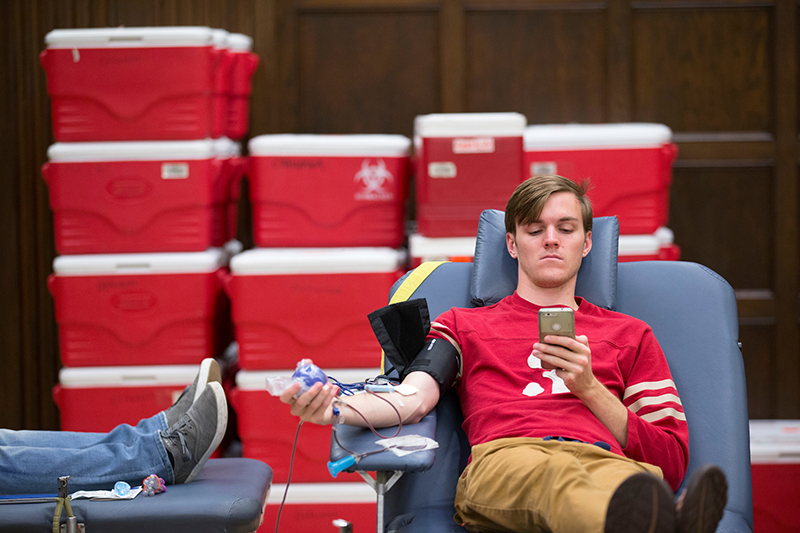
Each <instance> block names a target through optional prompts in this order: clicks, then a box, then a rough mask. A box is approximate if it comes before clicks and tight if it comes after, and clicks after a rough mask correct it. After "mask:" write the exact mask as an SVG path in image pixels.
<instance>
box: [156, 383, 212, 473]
mask: <svg viewBox="0 0 800 533" xmlns="http://www.w3.org/2000/svg"><path fill="white" fill-rule="evenodd" d="M227 425H228V403H227V401H226V400H225V391H224V390H222V385H220V384H219V383H217V382H211V383H209V384H208V385H206V387H205V390H203V393H202V394H201V395H200V397H199V398H198V399H197V401H196V402H194V404H192V406H191V407H190V408H189V410H188V411H186V414H184V415H183V416H182V417H180V419H179V420H178V421H177V422H176V423H175V425H173V426H172V427H170V428H169V429H167V430H163V431H161V432H160V434H161V441H162V442H163V443H164V448H166V450H167V454H168V455H169V457H170V462H171V463H172V470H173V472H174V474H175V483H176V484H177V483H189V482H191V481H193V480H194V478H195V477H197V474H199V473H200V470H202V469H203V466H204V465H205V464H206V461H207V460H208V458H209V456H210V455H211V454H212V453H214V450H216V449H217V446H219V443H220V441H221V440H222V437H223V435H225V429H226V427H227Z"/></svg>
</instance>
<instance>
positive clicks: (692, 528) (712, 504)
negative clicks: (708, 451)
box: [677, 465, 728, 533]
mask: <svg viewBox="0 0 800 533" xmlns="http://www.w3.org/2000/svg"><path fill="white" fill-rule="evenodd" d="M726 503H728V481H727V480H726V479H725V474H723V473H722V470H720V469H719V467H718V466H715V465H703V466H701V467H700V468H698V469H697V470H695V472H694V473H693V474H692V477H690V478H689V485H688V486H687V488H686V490H685V491H684V492H683V494H681V497H680V498H679V499H678V505H677V513H678V527H679V529H678V531H680V532H681V533H713V531H715V530H716V529H717V524H719V521H720V520H721V519H722V513H723V512H724V511H725V504H726Z"/></svg>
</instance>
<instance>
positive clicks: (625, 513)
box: [605, 472, 675, 533]
mask: <svg viewBox="0 0 800 533" xmlns="http://www.w3.org/2000/svg"><path fill="white" fill-rule="evenodd" d="M674 532H675V503H674V500H673V496H672V491H671V490H669V487H668V486H667V484H666V483H664V482H663V481H662V480H660V479H658V478H657V477H656V476H654V475H652V474H647V473H644V472H642V473H640V474H634V475H632V476H631V477H629V478H628V479H626V480H625V481H624V482H623V483H622V485H620V486H619V487H617V490H616V491H614V495H613V496H612V497H611V502H609V504H608V511H606V526H605V533H674Z"/></svg>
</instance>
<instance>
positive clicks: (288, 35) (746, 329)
mask: <svg viewBox="0 0 800 533" xmlns="http://www.w3.org/2000/svg"><path fill="white" fill-rule="evenodd" d="M0 17H2V22H0V24H2V26H1V27H0V29H3V30H5V32H4V35H6V42H7V46H6V47H5V48H4V49H3V51H2V52H0V72H2V73H3V75H4V79H3V80H2V82H0V136H2V137H1V138H0V140H4V141H5V142H4V143H3V146H4V147H7V150H6V152H5V156H4V160H3V163H4V164H3V165H2V167H0V168H2V170H0V172H2V181H0V224H2V227H3V228H4V231H3V232H2V233H0V235H1V236H0V358H2V359H0V362H2V364H3V369H4V372H0V402H2V405H3V407H2V408H0V427H26V428H32V429H35V428H54V427H57V425H58V413H57V410H56V407H55V405H54V404H53V402H52V399H51V397H50V388H51V387H52V385H53V384H54V383H55V381H56V379H57V371H58V368H59V361H58V342H57V330H56V327H55V322H54V318H53V308H52V298H51V297H50V295H49V293H48V292H47V289H46V279H47V276H48V274H49V273H50V271H51V263H52V259H53V257H54V255H55V251H54V249H53V237H52V220H51V216H50V212H49V206H48V198H47V190H46V187H45V184H44V182H43V180H42V179H41V176H40V173H39V168H40V166H41V164H42V163H44V161H45V158H46V149H47V146H48V145H49V144H50V143H52V142H53V141H52V134H51V132H50V113H49V101H48V98H47V94H46V85H45V82H46V80H45V77H44V72H43V71H42V69H41V67H40V66H39V63H38V54H39V52H40V51H41V50H42V49H43V47H44V42H43V40H44V35H45V34H46V32H47V31H49V30H51V29H54V28H70V27H97V26H108V25H110V26H117V25H126V26H137V25H209V26H212V27H223V28H225V29H227V30H229V31H238V32H242V33H245V34H248V35H250V36H252V37H253V39H254V49H255V51H256V53H258V54H259V56H260V65H259V67H258V70H257V71H256V74H255V76H254V81H253V97H252V100H251V101H252V106H251V107H252V113H251V115H252V116H251V133H252V134H253V135H257V134H261V133H280V132H301V133H302V132H308V133H323V132H324V133H350V132H378V133H402V134H406V135H410V134H411V131H412V126H413V118H414V116H415V115H418V114H422V113H430V112H464V111H518V112H521V113H523V114H525V115H526V116H527V118H528V121H529V122H530V123H550V122H605V121H628V120H636V121H654V122H661V123H665V124H667V125H669V126H670V127H671V128H672V129H673V130H674V131H675V140H676V142H677V143H678V144H679V146H680V157H679V159H678V161H677V162H676V169H675V174H674V183H673V187H672V194H671V209H670V227H671V228H672V229H673V230H674V232H675V237H676V242H677V244H678V245H680V246H681V248H682V249H683V258H684V259H686V260H690V261H698V262H700V263H704V264H706V265H708V266H709V267H711V268H713V269H715V270H717V271H718V272H719V273H720V274H722V275H723V276H724V277H725V278H726V279H728V281H729V282H730V283H731V284H732V285H733V287H734V289H736V291H737V298H738V303H739V316H740V324H741V340H742V343H743V353H744V358H745V366H746V370H747V375H748V398H749V401H750V408H751V416H753V417H757V418H769V417H783V418H796V417H799V416H800V387H798V386H797V383H800V328H799V327H798V316H799V315H800V312H799V310H798V301H799V299H798V296H800V295H799V294H798V293H799V292H800V266H799V265H800V212H798V207H799V206H800V190H798V184H797V180H798V145H799V144H800V140H799V139H798V133H799V132H800V117H799V116H798V113H797V104H798V101H799V100H800V90H799V89H798V87H800V83H798V82H799V81H800V80H798V69H797V62H798V57H800V42H799V41H798V39H797V34H798V31H800V18H799V17H798V13H797V5H796V0H767V1H762V0H720V1H716V0H714V1H703V2H690V1H686V0H605V1H603V2H593V1H580V0H8V1H7V2H0ZM245 141H246V139H245ZM246 198H247V195H246V194H245V195H244V196H243V200H242V203H241V207H242V212H241V213H240V217H239V221H240V225H241V226H244V228H243V229H242V230H241V231H240V237H241V238H242V239H243V241H244V242H245V245H250V244H251V243H252V240H251V238H250V235H249V211H248V204H247V201H246ZM411 207H412V208H413V205H412V206H411Z"/></svg>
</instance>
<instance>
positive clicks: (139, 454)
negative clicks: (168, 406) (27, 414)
mask: <svg viewBox="0 0 800 533" xmlns="http://www.w3.org/2000/svg"><path fill="white" fill-rule="evenodd" d="M162 429H167V417H166V415H165V414H164V412H163V411H162V412H160V413H158V414H156V415H155V416H152V417H150V418H146V419H144V420H140V421H139V423H138V424H137V425H136V427H133V426H130V425H128V424H122V425H119V426H117V427H116V428H114V429H113V430H111V432H109V433H80V432H71V431H12V430H8V429H0V494H41V493H47V494H53V493H56V492H57V491H58V477H59V476H70V479H69V492H74V491H76V490H98V489H103V490H111V489H113V488H114V483H116V482H117V481H127V482H128V483H130V485H131V487H135V486H137V485H141V483H142V480H143V479H144V478H146V477H147V476H149V475H150V474H156V475H157V476H159V477H161V478H163V479H164V481H166V482H167V483H173V482H174V481H175V478H174V475H173V472H172V465H171V464H170V462H169V457H168V456H167V450H166V449H165V448H164V444H163V443H162V441H161V437H160V436H159V433H158V432H159V430H162Z"/></svg>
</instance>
